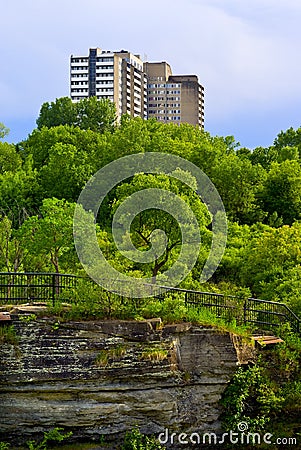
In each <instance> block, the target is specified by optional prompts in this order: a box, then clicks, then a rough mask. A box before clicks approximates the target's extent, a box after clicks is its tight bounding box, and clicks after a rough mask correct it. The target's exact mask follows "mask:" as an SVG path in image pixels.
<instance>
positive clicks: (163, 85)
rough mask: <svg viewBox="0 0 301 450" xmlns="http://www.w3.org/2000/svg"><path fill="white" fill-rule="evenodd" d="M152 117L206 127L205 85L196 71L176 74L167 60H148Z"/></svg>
mask: <svg viewBox="0 0 301 450" xmlns="http://www.w3.org/2000/svg"><path fill="white" fill-rule="evenodd" d="M144 71H145V73H146V75H147V79H148V90H147V98H148V110H147V115H148V117H149V118H151V117H155V118H156V119H157V120H159V121H161V122H165V123H177V124H180V123H189V124H191V125H198V126H200V127H201V128H203V127H204V88H203V86H201V85H200V84H199V82H198V77H197V76H196V75H172V71H171V67H170V65H169V64H168V63H166V62H160V63H150V62H146V63H144Z"/></svg>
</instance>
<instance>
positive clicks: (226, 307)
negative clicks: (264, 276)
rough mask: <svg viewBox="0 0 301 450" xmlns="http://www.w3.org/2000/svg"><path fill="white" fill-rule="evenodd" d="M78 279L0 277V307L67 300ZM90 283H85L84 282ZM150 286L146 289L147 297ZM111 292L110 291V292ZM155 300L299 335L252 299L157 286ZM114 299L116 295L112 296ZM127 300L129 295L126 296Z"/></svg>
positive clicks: (285, 311) (277, 310)
mask: <svg viewBox="0 0 301 450" xmlns="http://www.w3.org/2000/svg"><path fill="white" fill-rule="evenodd" d="M79 279H80V277H77V276H76V275H69V274H57V273H22V272H20V273H19V272H2V273H0V304H2V305H3V304H20V303H24V302H37V301H43V302H45V301H47V302H49V301H52V304H53V305H54V304H55V302H56V300H57V299H59V301H62V300H64V294H66V297H65V299H67V298H68V291H70V289H74V288H75V287H76V285H77V281H78V280H79ZM91 281H92V280H90V279H88V282H91ZM151 288H153V286H149V292H150V296H151V293H152V292H153V289H151ZM112 292H114V291H112ZM155 292H156V297H158V298H159V299H164V297H165V296H166V295H174V294H177V295H178V294H179V293H181V294H182V296H183V297H184V298H185V304H186V305H187V306H188V307H193V308H198V309H201V308H205V309H207V310H209V311H210V312H212V313H213V314H214V315H215V316H216V317H220V318H223V319H226V320H229V321H230V320H233V319H236V320H237V322H238V323H240V324H242V323H244V324H247V323H251V324H254V325H257V326H260V327H262V328H271V327H280V326H281V325H283V324H284V323H289V324H290V325H291V328H292V330H293V331H295V332H297V333H300V332H301V320H300V318H299V317H297V316H296V314H294V312H293V311H291V309H290V308H289V307H288V306H287V305H285V304H284V303H278V302H270V301H266V300H260V299H255V298H246V299H243V298H239V297H235V296H230V295H224V294H216V293H211V292H200V291H192V290H187V289H180V288H170V287H168V286H160V287H159V288H158V286H157V287H156V289H155ZM114 295H117V296H118V295H119V294H117V293H115V294H114ZM128 296H129V295H128Z"/></svg>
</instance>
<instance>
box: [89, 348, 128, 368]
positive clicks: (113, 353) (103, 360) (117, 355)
mask: <svg viewBox="0 0 301 450" xmlns="http://www.w3.org/2000/svg"><path fill="white" fill-rule="evenodd" d="M126 352H127V346H126V345H125V344H117V345H114V346H112V347H110V348H108V349H102V350H100V351H99V352H98V353H97V355H96V358H95V364H96V365H97V366H100V367H106V366H107V365H108V363H109V361H118V360H119V359H121V358H122V357H123V356H125V354H126Z"/></svg>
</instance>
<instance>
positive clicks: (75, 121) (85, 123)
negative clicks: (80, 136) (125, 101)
mask: <svg viewBox="0 0 301 450" xmlns="http://www.w3.org/2000/svg"><path fill="white" fill-rule="evenodd" d="M115 119H116V108H115V104H114V103H113V102H111V101H110V100H108V99H101V100H97V98H96V97H90V98H85V99H82V100H80V101H79V102H77V103H73V102H72V100H71V99H70V98H69V97H62V98H58V99H56V101H55V102H51V103H48V102H46V103H44V104H43V105H42V107H41V110H40V114H39V117H38V119H37V125H38V128H39V129H42V128H43V127H47V128H52V127H57V126H59V125H69V126H77V127H79V128H81V129H83V130H92V131H97V132H101V133H103V132H105V131H112V130H113V127H114V122H115Z"/></svg>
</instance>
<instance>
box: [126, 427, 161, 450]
mask: <svg viewBox="0 0 301 450" xmlns="http://www.w3.org/2000/svg"><path fill="white" fill-rule="evenodd" d="M163 449H164V447H162V445H161V444H159V443H158V441H157V440H156V439H155V438H154V437H151V438H149V437H147V436H144V435H143V434H142V433H140V431H139V429H138V428H133V429H132V430H131V431H127V433H126V435H125V439H124V443H123V445H122V447H121V450H163Z"/></svg>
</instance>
